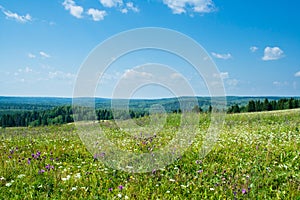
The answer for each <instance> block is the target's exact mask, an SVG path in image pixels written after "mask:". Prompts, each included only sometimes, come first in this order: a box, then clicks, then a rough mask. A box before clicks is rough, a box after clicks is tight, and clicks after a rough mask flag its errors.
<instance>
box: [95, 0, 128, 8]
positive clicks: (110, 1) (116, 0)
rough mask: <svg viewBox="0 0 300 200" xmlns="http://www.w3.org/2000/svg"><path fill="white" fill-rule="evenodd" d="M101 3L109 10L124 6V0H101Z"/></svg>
mask: <svg viewBox="0 0 300 200" xmlns="http://www.w3.org/2000/svg"><path fill="white" fill-rule="evenodd" d="M100 3H101V4H102V5H103V6H104V7H107V8H112V7H117V6H121V5H123V0H100Z"/></svg>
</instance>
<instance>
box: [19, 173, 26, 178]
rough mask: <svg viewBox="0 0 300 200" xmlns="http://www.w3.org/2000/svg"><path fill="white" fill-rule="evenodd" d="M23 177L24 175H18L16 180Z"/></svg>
mask: <svg viewBox="0 0 300 200" xmlns="http://www.w3.org/2000/svg"><path fill="white" fill-rule="evenodd" d="M24 176H25V174H20V175H18V176H17V178H23V177H24Z"/></svg>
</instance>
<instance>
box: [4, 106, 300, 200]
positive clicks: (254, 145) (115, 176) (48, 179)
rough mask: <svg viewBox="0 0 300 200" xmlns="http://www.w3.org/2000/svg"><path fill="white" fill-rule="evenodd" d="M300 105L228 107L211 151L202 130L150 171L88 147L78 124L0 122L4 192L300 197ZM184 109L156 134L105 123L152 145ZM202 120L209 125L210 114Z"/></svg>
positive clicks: (139, 147) (162, 140)
mask: <svg viewBox="0 0 300 200" xmlns="http://www.w3.org/2000/svg"><path fill="white" fill-rule="evenodd" d="M299 113H300V110H299V109H298V110H293V111H284V112H265V113H252V114H234V115H227V117H226V122H225V125H224V128H223V130H222V131H221V133H220V138H219V140H218V142H217V143H216V145H215V146H214V148H213V149H212V151H211V152H210V153H209V154H208V155H207V156H206V157H205V158H201V157H200V156H199V151H200V149H201V144H202V143H201V141H202V137H201V135H200V136H199V137H197V140H196V142H194V143H193V145H192V146H190V147H189V148H188V150H187V151H186V153H185V154H184V155H183V156H182V157H180V158H178V160H176V161H175V162H174V163H173V164H171V165H168V166H166V167H165V168H163V169H154V170H153V171H152V172H149V173H129V172H122V171H118V170H114V169H111V168H109V167H107V166H105V165H103V164H102V163H101V162H99V161H98V160H97V159H95V158H94V155H92V154H90V153H89V152H88V151H87V150H86V148H85V146H84V145H83V144H82V142H81V140H80V138H79V137H78V135H77V133H76V127H75V126H74V124H69V125H63V126H49V127H38V128H6V129H0V199H32V198H37V199H45V198H50V199H113V198H116V199H120V198H121V199H208V198H211V199H226V198H227V199H235V198H236V199H299V198H300V195H299V194H300V187H299V185H300V177H299V176H300V175H299V174H300V170H299V169H300V166H299V165H300V164H299V163H300V162H299V160H300V114H299ZM178 116H179V115H174V116H169V118H168V123H167V124H166V125H165V127H164V130H165V131H161V132H156V133H155V134H156V136H155V137H153V138H152V140H151V141H150V139H149V136H151V135H152V136H153V135H154V132H153V133H142V134H140V133H134V134H127V133H125V132H122V131H120V130H118V128H117V127H118V126H117V125H116V124H114V123H112V122H111V121H104V122H101V123H100V125H101V126H102V128H103V130H105V134H106V135H107V137H108V138H110V139H111V140H112V141H113V142H114V143H115V144H116V145H117V146H118V147H119V148H123V149H124V150H127V151H132V152H150V151H155V150H158V149H159V148H161V147H163V146H165V145H166V144H167V143H168V142H169V141H170V140H171V139H172V138H173V137H174V136H173V135H172V133H173V131H176V130H177V128H178V120H176V117H178ZM139 120H140V121H138V123H140V125H145V126H147V124H149V121H147V120H149V119H147V118H144V119H143V118H141V119H139ZM200 121H201V123H199V124H200V125H199V127H200V132H201V131H202V132H203V131H205V130H207V128H208V126H209V123H208V121H209V115H203V116H202V117H201V118H200ZM100 125H99V126H100ZM147 134H148V135H147Z"/></svg>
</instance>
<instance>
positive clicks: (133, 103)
mask: <svg viewBox="0 0 300 200" xmlns="http://www.w3.org/2000/svg"><path fill="white" fill-rule="evenodd" d="M265 98H267V99H268V100H270V101H271V100H279V99H282V98H289V97H276V96H274V97H266V96H260V97H251V96H249V97H240V96H227V97H226V99H227V106H228V107H230V106H232V105H235V104H238V105H240V106H244V105H246V104H247V103H248V102H249V101H250V100H254V101H256V100H260V101H263V100H264V99H265ZM295 98H298V99H299V98H300V97H295ZM190 99H191V97H180V100H179V99H178V98H162V99H131V100H130V101H129V107H130V109H132V110H134V109H138V110H141V109H149V108H150V107H151V106H152V105H155V104H159V105H161V106H163V107H164V109H165V110H166V111H172V110H177V109H179V108H180V101H181V100H183V101H190ZM197 99H198V104H199V107H201V108H202V109H204V110H207V109H208V107H209V105H210V104H211V102H210V101H211V99H210V97H197ZM117 101H119V103H121V104H122V103H126V102H127V101H128V100H125V99H119V100H117ZM64 105H72V98H58V97H6V96H0V115H1V114H3V113H12V112H19V111H32V110H35V111H39V110H48V109H52V108H54V107H57V106H64ZM95 105H96V108H97V109H110V108H111V99H107V98H96V99H95Z"/></svg>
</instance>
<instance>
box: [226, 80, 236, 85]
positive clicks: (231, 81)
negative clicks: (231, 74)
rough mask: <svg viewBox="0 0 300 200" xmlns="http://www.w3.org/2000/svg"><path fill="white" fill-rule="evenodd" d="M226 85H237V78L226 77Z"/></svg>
mask: <svg viewBox="0 0 300 200" xmlns="http://www.w3.org/2000/svg"><path fill="white" fill-rule="evenodd" d="M226 83H227V85H229V86H237V84H238V83H239V81H238V80H237V79H228V80H227V81H226Z"/></svg>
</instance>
